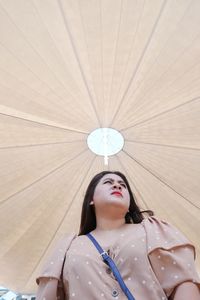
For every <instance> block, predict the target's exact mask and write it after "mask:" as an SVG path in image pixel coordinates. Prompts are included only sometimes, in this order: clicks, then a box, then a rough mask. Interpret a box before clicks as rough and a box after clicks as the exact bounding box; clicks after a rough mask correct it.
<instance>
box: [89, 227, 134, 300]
mask: <svg viewBox="0 0 200 300" xmlns="http://www.w3.org/2000/svg"><path fill="white" fill-rule="evenodd" d="M86 235H87V237H88V238H89V239H90V240H91V241H92V243H93V244H94V246H95V247H96V248H97V250H98V251H99V253H100V255H101V257H102V259H103V260H104V262H105V263H106V264H107V265H109V267H110V268H111V270H112V272H113V275H114V276H115V278H116V280H117V281H118V283H119V285H120V287H121V289H122V290H123V292H124V294H125V295H126V296H127V299H129V300H135V298H134V297H133V295H132V294H131V292H130V291H129V289H128V288H127V286H126V284H125V283H124V281H123V279H122V277H121V274H120V272H119V270H118V268H117V266H116V264H115V263H114V261H113V260H112V258H111V257H110V256H109V255H108V253H107V252H106V251H104V250H103V249H102V248H101V246H100V245H99V243H98V242H97V240H96V239H95V238H94V237H93V236H92V235H91V233H88V234H86Z"/></svg>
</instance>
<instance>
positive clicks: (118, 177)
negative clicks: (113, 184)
mask: <svg viewBox="0 0 200 300" xmlns="http://www.w3.org/2000/svg"><path fill="white" fill-rule="evenodd" d="M108 178H109V179H113V180H119V181H124V180H123V178H121V176H119V175H117V174H113V173H108V174H105V175H104V176H103V177H102V178H101V181H103V180H105V179H108Z"/></svg>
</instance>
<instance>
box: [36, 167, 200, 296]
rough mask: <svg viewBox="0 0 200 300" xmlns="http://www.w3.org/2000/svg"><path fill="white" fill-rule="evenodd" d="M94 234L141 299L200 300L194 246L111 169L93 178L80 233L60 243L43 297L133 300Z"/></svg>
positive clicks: (42, 289) (45, 278)
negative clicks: (138, 200)
mask: <svg viewBox="0 0 200 300" xmlns="http://www.w3.org/2000/svg"><path fill="white" fill-rule="evenodd" d="M145 213H146V214H147V213H149V215H151V216H149V217H146V218H145V217H144V214H145ZM88 233H91V235H92V236H93V237H94V238H95V239H96V240H97V241H98V243H99V244H100V246H101V247H102V248H103V250H104V251H107V253H108V254H109V256H110V257H111V258H112V259H113V261H114V262H115V264H116V266H117V268H118V270H119V272H120V274H121V277H122V278H123V280H124V283H125V285H126V287H127V288H128V289H129V291H130V293H131V294H132V295H133V297H134V299H135V300H167V299H170V300H186V299H187V300H188V299H189V297H190V298H191V299H192V300H200V292H199V287H200V280H199V278H198V275H197V272H196V270H195V266H194V255H195V254H194V252H195V250H194V246H193V245H191V243H190V242H189V241H188V240H187V239H186V238H185V237H184V236H183V235H182V234H181V233H180V232H179V231H178V230H177V229H176V228H174V227H173V226H171V225H169V224H168V223H166V222H164V221H160V220H158V219H157V218H155V217H153V216H152V214H151V211H146V212H144V211H143V212H142V211H140V209H139V207H138V206H137V204H136V202H135V200H134V197H133V193H132V191H131V188H130V186H129V183H128V181H127V179H126V177H125V176H124V175H123V174H122V173H120V172H110V171H104V172H101V173H99V174H97V175H96V176H95V177H94V178H93V179H92V181H91V182H90V184H89V186H88V188H87V191H86V195H85V198H84V202H83V207H82V217H81V225H80V232H79V235H68V236H67V237H66V238H64V239H63V240H62V241H61V242H60V244H59V245H57V247H56V249H55V251H54V253H53V254H52V256H51V257H50V258H49V261H48V262H47V263H46V264H45V267H44V270H43V272H42V274H41V276H40V277H39V278H37V283H38V284H39V288H38V293H37V300H55V299H57V298H61V299H66V300H68V299H69V300H72V299H76V300H78V299H83V300H96V299H98V300H99V299H105V300H111V299H119V300H125V299H127V296H126V295H125V293H124V292H123V290H122V289H121V287H120V285H119V283H118V281H117V280H116V278H115V276H114V275H113V272H112V271H111V269H110V268H109V267H108V265H107V264H106V263H105V262H104V261H103V260H102V258H101V256H100V255H99V252H98V251H97V249H96V247H95V246H94V244H93V243H92V242H91V240H90V239H89V238H88V236H87V234H88Z"/></svg>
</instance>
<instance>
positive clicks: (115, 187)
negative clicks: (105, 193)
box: [113, 184, 122, 190]
mask: <svg viewBox="0 0 200 300" xmlns="http://www.w3.org/2000/svg"><path fill="white" fill-rule="evenodd" d="M113 189H119V190H121V189H122V187H121V185H120V184H114V185H113Z"/></svg>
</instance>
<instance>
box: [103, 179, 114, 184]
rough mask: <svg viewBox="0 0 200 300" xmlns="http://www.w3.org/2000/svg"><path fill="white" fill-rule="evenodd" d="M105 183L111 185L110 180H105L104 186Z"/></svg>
mask: <svg viewBox="0 0 200 300" xmlns="http://www.w3.org/2000/svg"><path fill="white" fill-rule="evenodd" d="M105 183H112V182H111V181H110V180H106V181H104V184H105Z"/></svg>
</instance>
